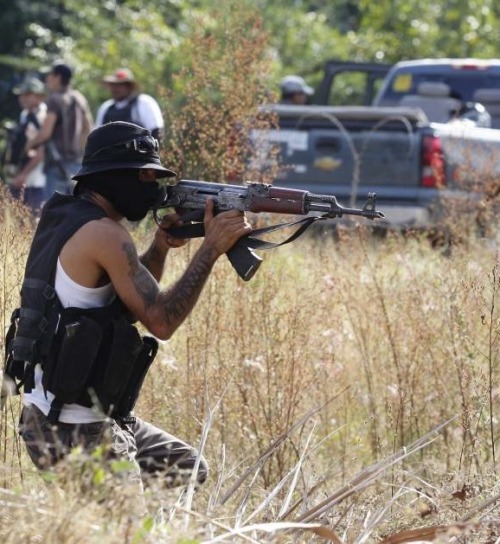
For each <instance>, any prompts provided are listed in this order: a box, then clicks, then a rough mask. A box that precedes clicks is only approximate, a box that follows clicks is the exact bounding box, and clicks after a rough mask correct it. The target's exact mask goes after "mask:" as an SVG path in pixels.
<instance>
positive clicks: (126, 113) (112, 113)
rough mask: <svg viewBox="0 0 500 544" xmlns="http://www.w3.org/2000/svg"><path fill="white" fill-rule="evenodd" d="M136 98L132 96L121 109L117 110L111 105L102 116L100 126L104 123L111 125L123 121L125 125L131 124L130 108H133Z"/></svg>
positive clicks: (114, 105)
mask: <svg viewBox="0 0 500 544" xmlns="http://www.w3.org/2000/svg"><path fill="white" fill-rule="evenodd" d="M137 98H138V95H136V96H134V97H133V98H132V99H131V100H130V101H129V102H128V103H127V105H126V106H124V107H123V108H117V107H116V104H111V106H110V107H109V108H108V109H107V110H106V113H105V114H104V117H103V120H102V124H103V125H104V124H105V123H111V122H112V121H125V122H127V123H133V122H134V121H133V120H132V108H133V107H134V106H135V103H136V102H137Z"/></svg>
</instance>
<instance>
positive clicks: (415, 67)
mask: <svg viewBox="0 0 500 544" xmlns="http://www.w3.org/2000/svg"><path fill="white" fill-rule="evenodd" d="M436 66H437V67H438V68H436ZM424 67H426V68H428V72H425V71H424V70H423V68H424ZM384 70H385V73H386V75H385V77H384V79H383V81H382V85H381V86H380V89H379V91H378V93H377V94H376V96H375V98H374V101H373V103H374V104H377V105H376V106H373V105H369V106H329V105H318V104H312V105H306V106H290V105H284V104H283V105H282V104H275V105H265V106H264V107H263V108H262V110H263V112H267V113H269V114H271V115H274V116H276V118H277V122H278V127H277V128H276V129H272V130H264V131H263V130H254V131H253V132H252V135H251V138H252V141H253V144H254V145H255V146H256V147H257V148H258V149H259V151H260V152H259V155H258V156H259V157H260V163H259V164H258V165H257V164H256V163H254V164H253V165H252V166H253V167H258V168H259V169H260V170H261V171H262V169H266V168H269V167H270V166H271V165H272V158H271V157H272V153H271V149H273V148H274V147H275V145H278V146H279V154H278V160H279V163H280V166H279V170H278V174H277V175H276V177H275V178H274V181H273V183H274V184H275V185H277V186H288V187H297V188H302V189H306V190H309V191H311V192H314V193H320V194H334V195H336V196H337V198H338V200H339V202H341V203H345V204H348V205H350V206H357V207H359V206H362V205H363V204H364V201H365V199H366V195H367V193H368V192H375V193H376V194H377V205H378V208H379V209H380V210H381V211H383V212H384V213H385V214H386V220H385V221H386V224H387V225H388V226H393V227H401V228H428V227H431V226H435V225H438V224H439V223H440V221H441V220H442V218H443V213H444V211H445V210H446V209H450V206H451V205H455V204H459V205H460V206H462V207H463V205H464V203H465V204H466V205H467V204H468V203H469V202H474V201H476V200H477V199H478V197H479V196H480V195H481V191H482V187H483V185H484V183H485V181H488V180H491V179H493V178H494V177H495V176H498V177H500V130H495V129H492V128H483V127H479V126H477V125H478V123H477V116H476V118H474V119H471V118H467V117H465V118H460V117H459V116H458V112H459V110H460V108H461V105H462V104H463V103H464V101H465V102H469V101H473V100H474V99H475V96H476V95H475V93H476V91H477V90H481V91H482V92H484V90H485V89H488V90H489V92H490V94H491V95H494V92H495V91H496V89H500V62H499V61H491V62H486V61H473V60H471V59H468V60H467V62H465V61H463V62H459V61H453V62H451V61H449V60H447V59H444V60H441V61H435V60H430V61H409V62H406V63H399V64H398V65H395V66H394V67H393V68H390V69H388V70H386V67H384ZM426 74H427V75H426ZM454 78H456V81H457V83H454V89H455V91H456V94H455V96H451V95H450V94H449V92H448V89H449V87H450V86H451V85H450V83H452V82H455V79H454ZM419 90H424V91H427V92H428V94H431V95H432V98H431V99H430V100H429V102H430V104H429V105H427V104H426V100H424V101H422V98H424V99H427V98H429V96H428V95H426V96H420V95H419V94H418V92H419ZM431 91H432V92H433V93H434V94H432V92H431ZM447 93H448V94H447ZM458 93H460V94H461V99H460V100H459V98H458V97H457V94H458ZM316 96H318V94H317V95H316ZM325 96H326V95H325ZM405 97H406V99H405ZM419 101H420V102H419ZM405 102H406V103H407V105H405ZM431 106H432V107H431ZM482 111H483V112H484V108H483V110H482ZM477 112H478V110H475V113H477ZM479 112H480V113H481V108H479ZM452 116H454V118H453V119H450V117H452ZM492 117H493V116H492ZM434 121H439V122H434ZM262 157H265V158H264V159H262Z"/></svg>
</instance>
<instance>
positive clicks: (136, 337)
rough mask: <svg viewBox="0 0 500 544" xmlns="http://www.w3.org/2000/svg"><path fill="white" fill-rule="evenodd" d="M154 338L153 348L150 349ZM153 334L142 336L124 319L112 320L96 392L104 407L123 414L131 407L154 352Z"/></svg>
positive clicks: (106, 409) (119, 415) (104, 409)
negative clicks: (108, 343) (107, 356)
mask: <svg viewBox="0 0 500 544" xmlns="http://www.w3.org/2000/svg"><path fill="white" fill-rule="evenodd" d="M150 340H152V341H153V343H154V345H155V349H153V350H152V349H151V342H150ZM157 346H158V343H157V341H156V340H155V339H154V338H151V339H150V338H149V337H145V338H142V337H141V336H140V334H139V332H138V330H137V329H136V327H134V326H133V325H132V324H130V323H129V322H128V321H127V320H126V319H115V320H114V321H113V322H112V341H111V347H110V352H109V358H108V362H107V365H106V372H105V374H104V379H103V382H102V389H101V391H100V392H98V397H99V400H100V402H101V404H102V409H103V411H104V412H105V413H106V414H108V415H111V416H113V417H124V416H126V415H128V414H129V412H130V411H131V410H132V409H133V407H134V404H135V402H136V400H137V397H138V396H139V391H140V388H141V386H142V383H143V381H144V377H145V375H146V372H147V370H148V368H149V366H150V365H151V363H152V362H153V359H154V357H155V355H156V351H157Z"/></svg>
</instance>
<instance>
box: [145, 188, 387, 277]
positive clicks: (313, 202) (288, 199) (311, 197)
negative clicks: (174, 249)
mask: <svg viewBox="0 0 500 544" xmlns="http://www.w3.org/2000/svg"><path fill="white" fill-rule="evenodd" d="M207 198H211V199H212V200H213V202H214V210H215V213H217V212H222V211H227V210H232V209H236V210H240V211H242V212H253V213H262V212H269V213H281V214H292V215H306V216H308V217H304V218H302V219H299V220H298V221H292V222H289V223H281V224H279V225H273V226H271V227H264V228H261V229H257V230H253V231H252V233H251V234H250V235H248V236H243V237H242V238H240V240H238V242H237V243H236V244H235V245H234V246H233V247H232V248H231V249H230V250H229V251H228V253H227V256H228V258H229V260H230V262H231V264H232V265H233V267H234V268H235V270H236V272H237V273H238V274H239V276H240V277H241V278H242V279H243V280H245V281H248V280H249V279H251V278H252V276H253V275H254V274H255V272H256V271H257V269H258V268H259V266H260V264H261V262H262V259H261V258H260V257H258V256H257V255H256V254H255V253H254V251H253V250H255V249H258V250H261V249H270V248H273V247H278V246H282V245H284V244H287V243H289V242H291V241H292V240H295V239H297V238H298V237H299V236H300V235H301V234H302V233H303V232H304V231H305V230H306V229H307V228H308V227H309V226H310V225H312V223H314V222H316V221H320V220H325V219H334V218H337V217H342V216H344V215H356V216H360V217H366V218H368V219H381V218H384V217H385V215H384V214H383V213H382V212H381V211H379V210H377V209H376V195H375V193H369V194H368V199H367V201H366V203H365V205H364V206H363V208H362V209H357V208H346V207H344V206H341V205H340V204H339V203H338V202H337V199H336V197H335V196H332V195H317V194H313V193H310V192H309V191H303V190H300V189H290V188H286V187H274V186H273V185H268V184H265V183H256V182H247V183H246V184H245V185H226V184H223V183H212V182H206V181H192V180H181V181H179V182H178V183H177V184H175V185H168V186H166V187H165V193H164V196H163V198H162V200H161V202H160V203H159V204H158V205H157V206H156V207H155V209H154V215H155V220H156V222H157V223H158V224H159V223H160V220H159V217H158V214H157V212H158V210H159V209H163V208H175V209H176V210H178V211H181V213H182V219H183V220H184V221H186V222H193V224H186V225H183V226H181V227H175V228H172V229H170V232H171V234H172V235H174V236H177V237H179V238H195V237H199V236H204V227H203V216H204V209H205V205H206V202H207ZM311 212H313V213H319V214H321V215H308V214H310V213H311ZM294 226H295V227H297V230H296V231H295V232H294V233H293V234H292V235H291V236H290V237H289V238H287V239H286V240H284V241H283V242H280V243H271V242H266V241H264V240H260V239H259V238H257V236H259V235H262V234H265V233H268V232H272V231H276V230H278V229H282V228H285V227H294Z"/></svg>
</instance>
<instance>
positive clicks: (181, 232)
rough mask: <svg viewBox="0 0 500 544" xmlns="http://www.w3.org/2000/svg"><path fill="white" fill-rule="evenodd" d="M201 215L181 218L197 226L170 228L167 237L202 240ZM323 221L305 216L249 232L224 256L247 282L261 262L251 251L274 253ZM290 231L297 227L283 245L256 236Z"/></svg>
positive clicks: (319, 217)
mask: <svg viewBox="0 0 500 544" xmlns="http://www.w3.org/2000/svg"><path fill="white" fill-rule="evenodd" d="M203 214H204V211H203V210H192V211H190V212H188V213H186V214H184V215H182V220H183V221H197V222H196V223H192V224H189V225H182V226H180V227H172V228H171V229H169V233H170V234H171V235H172V236H175V237H176V238H201V237H203V236H205V226H204V224H203V223H202V222H201V221H202V220H203ZM326 218H327V216H308V217H303V218H301V219H298V220H296V221H290V222H287V223H280V224H278V225H271V226H269V227H262V228H260V229H255V230H253V231H252V234H249V235H247V236H242V237H241V238H240V239H239V240H238V241H237V242H236V244H235V245H234V246H233V247H232V248H231V249H230V250H229V251H228V252H227V257H228V259H229V261H230V262H231V264H232V266H233V268H234V269H235V270H236V272H237V273H238V275H239V276H240V277H241V278H242V279H243V280H245V281H248V280H250V279H251V278H252V277H253V275H254V274H255V272H257V270H258V268H259V266H260V264H261V262H262V259H261V258H260V257H258V256H257V255H256V254H255V253H254V251H253V250H263V249H273V248H275V247H280V246H284V245H285V244H289V243H290V242H293V241H294V240H296V239H297V238H298V237H299V236H302V234H304V232H305V231H306V230H307V229H308V228H309V227H310V226H311V225H312V224H313V223H315V222H316V221H321V220H324V219H326ZM292 227H297V229H296V230H295V231H294V232H293V234H291V235H290V236H289V237H288V238H286V239H285V240H283V241H282V242H268V241H265V240H261V239H260V238H259V236H262V235H264V234H268V233H270V232H275V231H277V230H282V229H285V228H292Z"/></svg>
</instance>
